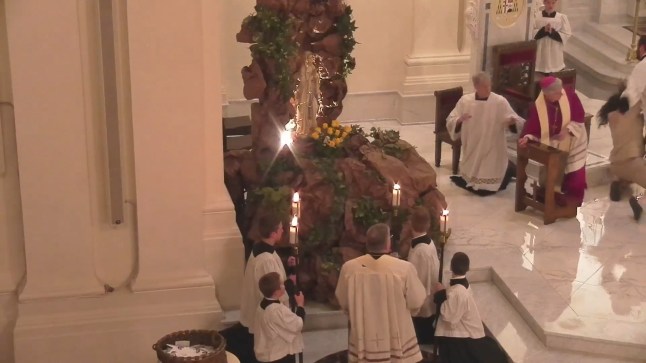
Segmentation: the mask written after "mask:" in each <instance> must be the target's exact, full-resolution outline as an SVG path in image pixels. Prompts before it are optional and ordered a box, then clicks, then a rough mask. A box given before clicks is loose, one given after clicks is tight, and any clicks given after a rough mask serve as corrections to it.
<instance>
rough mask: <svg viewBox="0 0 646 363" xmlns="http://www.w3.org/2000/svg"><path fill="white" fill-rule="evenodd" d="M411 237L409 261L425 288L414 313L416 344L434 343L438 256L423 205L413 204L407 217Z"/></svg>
mask: <svg viewBox="0 0 646 363" xmlns="http://www.w3.org/2000/svg"><path fill="white" fill-rule="evenodd" d="M410 223H411V229H412V230H413V240H412V241H411V250H410V252H409V254H408V262H410V263H412V264H413V266H415V270H417V276H418V277H419V279H420V281H421V282H422V285H424V288H425V289H426V295H427V296H426V300H425V301H424V304H423V305H422V307H421V308H420V309H419V311H418V312H417V313H416V314H414V315H413V325H414V326H415V334H416V335H417V341H418V342H419V344H431V343H433V323H434V321H435V315H434V314H435V303H434V302H433V293H434V292H435V288H436V286H437V283H438V279H439V275H440V259H439V258H438V257H437V249H436V248H435V244H434V243H433V241H432V240H431V237H430V236H429V235H428V234H427V231H428V229H429V228H430V227H431V217H430V216H429V214H428V211H427V210H426V208H424V207H415V208H414V209H413V213H412V214H411V217H410Z"/></svg>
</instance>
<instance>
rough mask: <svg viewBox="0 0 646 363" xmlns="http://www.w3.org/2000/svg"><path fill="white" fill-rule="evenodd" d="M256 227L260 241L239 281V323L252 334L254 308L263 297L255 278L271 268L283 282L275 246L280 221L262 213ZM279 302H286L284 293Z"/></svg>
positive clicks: (281, 228)
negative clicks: (240, 286)
mask: <svg viewBox="0 0 646 363" xmlns="http://www.w3.org/2000/svg"><path fill="white" fill-rule="evenodd" d="M258 230H259V232H260V236H261V238H262V241H259V242H256V243H255V244H254V245H253V248H252V251H251V255H250V256H249V259H248V260H247V266H246V268H245V272H244V277H243V281H242V291H241V294H242V301H241V302H240V323H241V324H242V325H243V326H245V327H246V328H248V329H249V332H250V333H252V334H253V327H254V324H253V323H254V318H255V315H256V308H257V307H258V304H260V301H261V300H262V299H263V295H262V292H261V291H260V289H259V288H258V281H260V278H261V277H262V276H264V275H266V274H268V273H270V272H276V273H278V274H279V275H280V278H281V281H283V282H284V281H285V279H286V273H285V267H284V266H283V262H282V261H281V259H280V257H279V256H278V254H277V253H276V250H275V248H274V246H275V245H276V243H277V242H278V241H280V240H281V238H282V236H283V224H282V221H281V220H280V219H279V218H277V217H275V216H267V217H263V218H261V219H260V220H259V221H258ZM294 262H295V261H293V259H291V258H290V260H289V264H290V265H292V264H293V263H294ZM281 303H283V304H285V306H289V305H288V304H289V299H288V297H287V296H286V295H283V296H282V297H281Z"/></svg>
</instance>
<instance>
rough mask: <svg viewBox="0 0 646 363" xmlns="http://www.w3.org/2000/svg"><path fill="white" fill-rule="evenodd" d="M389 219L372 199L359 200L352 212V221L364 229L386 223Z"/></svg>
mask: <svg viewBox="0 0 646 363" xmlns="http://www.w3.org/2000/svg"><path fill="white" fill-rule="evenodd" d="M389 217H390V214H389V213H388V212H386V211H384V210H383V209H381V208H380V207H379V206H378V205H377V204H376V203H375V201H374V200H373V199H371V198H368V197H363V198H361V199H359V201H358V202H357V204H356V206H355V207H354V210H353V218H354V221H355V222H356V223H357V224H359V225H361V226H362V227H364V228H368V227H370V226H372V225H374V224H377V223H382V222H386V221H387V220H388V219H389Z"/></svg>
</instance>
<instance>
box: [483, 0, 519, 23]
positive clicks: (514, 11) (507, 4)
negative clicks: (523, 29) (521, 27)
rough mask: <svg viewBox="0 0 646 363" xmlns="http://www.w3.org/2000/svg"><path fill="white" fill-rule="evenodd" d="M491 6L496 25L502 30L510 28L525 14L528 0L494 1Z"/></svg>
mask: <svg viewBox="0 0 646 363" xmlns="http://www.w3.org/2000/svg"><path fill="white" fill-rule="evenodd" d="M491 5H492V6H491V9H492V13H493V21H494V23H495V24H496V25H498V26H499V27H500V28H510V27H512V26H514V25H515V24H516V22H517V21H518V19H519V18H520V17H521V16H522V15H523V13H525V9H526V7H527V0H494V1H492V2H491Z"/></svg>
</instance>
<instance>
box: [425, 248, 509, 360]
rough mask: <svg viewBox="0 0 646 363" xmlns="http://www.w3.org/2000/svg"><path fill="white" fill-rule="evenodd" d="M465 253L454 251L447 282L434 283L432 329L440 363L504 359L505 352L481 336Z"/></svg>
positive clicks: (496, 344) (481, 328)
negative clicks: (437, 309) (434, 324)
mask: <svg viewBox="0 0 646 363" xmlns="http://www.w3.org/2000/svg"><path fill="white" fill-rule="evenodd" d="M467 271H469V256H467V255H466V254H465V253H463V252H456V253H455V254H454V255H453V258H452V259H451V272H452V273H453V277H451V282H450V283H449V285H450V286H449V287H448V288H447V289H444V286H442V284H440V283H438V286H437V290H438V291H437V292H436V293H435V303H436V304H442V305H441V307H440V316H439V319H438V322H437V327H436V330H435V339H436V340H437V342H438V347H439V352H440V361H441V362H442V363H485V362H486V363H503V362H504V363H507V362H508V360H507V357H506V354H505V353H504V352H503V351H502V349H501V348H500V347H499V346H498V343H496V342H495V341H494V340H493V339H490V338H488V337H486V336H485V332H484V325H482V320H481V319H480V313H479V312H478V306H476V302H475V300H474V299H473V293H472V291H471V289H470V288H469V281H468V280H467V276H466V275H467Z"/></svg>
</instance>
